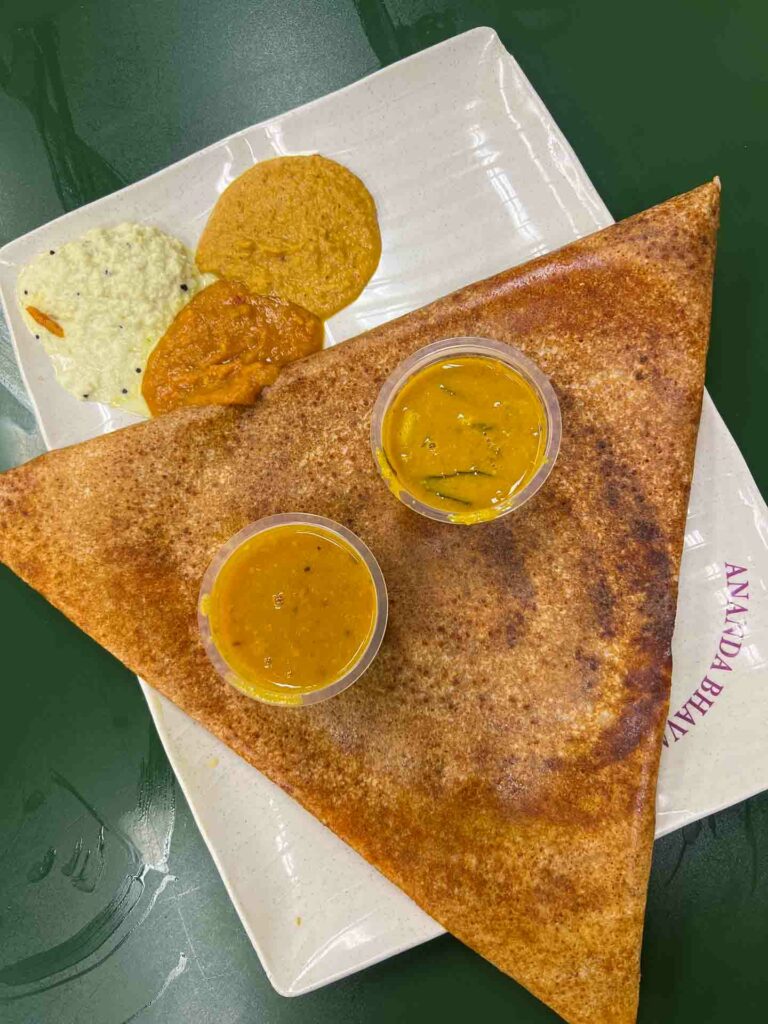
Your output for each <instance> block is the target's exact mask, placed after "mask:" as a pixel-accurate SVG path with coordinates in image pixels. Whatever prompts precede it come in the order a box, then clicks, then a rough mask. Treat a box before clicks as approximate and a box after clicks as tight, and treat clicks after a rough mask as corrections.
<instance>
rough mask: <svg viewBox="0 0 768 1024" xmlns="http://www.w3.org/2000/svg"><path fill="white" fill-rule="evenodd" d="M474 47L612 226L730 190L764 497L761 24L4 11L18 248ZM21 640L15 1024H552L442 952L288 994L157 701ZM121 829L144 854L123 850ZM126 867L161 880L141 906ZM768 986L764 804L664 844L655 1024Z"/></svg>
mask: <svg viewBox="0 0 768 1024" xmlns="http://www.w3.org/2000/svg"><path fill="white" fill-rule="evenodd" d="M477 25H491V26H493V27H494V28H495V29H496V30H497V31H498V32H499V34H500V36H501V38H502V40H503V41H504V43H505V44H506V46H507V47H508V49H509V50H510V51H511V52H512V53H513V54H514V55H515V57H516V58H517V59H518V60H519V61H520V63H521V65H522V66H523V68H524V70H525V72H526V73H527V75H528V77H529V78H530V79H531V81H532V83H533V85H534V87H535V88H536V89H537V90H538V92H539V94H540V95H541V97H542V98H543V100H544V102H545V103H546V104H547V106H548V107H549V109H550V111H551V112H552V114H553V115H554V117H555V119H556V120H557V122H558V123H559V125H560V126H561V128H562V129H563V131H564V132H565V134H566V136H567V137H568V139H569V140H570V142H571V143H572V145H573V147H574V148H575V150H576V152H577V153H578V154H579V156H580V158H581V160H582V162H583V163H584V166H585V167H586V169H587V172H588V173H589V174H590V176H591V178H592V180H593V182H594V183H595V185H596V187H597V189H598V190H599V192H600V193H601V195H602V196H603V198H604V199H605V201H606V203H607V205H608V207H609V208H610V210H611V211H612V213H613V214H614V216H615V217H617V218H619V217H623V216H626V215H628V214H631V213H634V212H635V211H637V210H641V209H643V208H644V207H646V206H649V205H651V204H653V203H655V202H658V201H660V200H662V199H665V198H666V197H667V196H669V195H672V194H674V193H676V192H680V191H683V190H685V189H687V188H689V187H692V186H693V185H696V184H698V183H699V182H701V181H704V180H706V179H707V178H710V177H712V175H713V174H715V173H717V174H720V176H721V177H722V179H723V185H724V193H723V200H724V206H723V220H722V231H721V236H720V249H719V256H718V269H717V279H716V287H715V311H714V322H713V337H712V350H711V354H710V359H709V375H708V385H709V388H710V391H711V393H712V395H713V397H714V399H715V401H716V403H717V405H718V407H719V408H720V411H721V412H722V414H723V416H724V418H725V420H726V422H727V424H728V425H729V427H730V429H731V431H732V432H733V434H734V436H735V438H736V440H737V442H738V444H739V446H740V447H741V450H742V451H743V452H744V455H745V456H746V459H747V461H748V463H749V465H750V467H751V469H752V471H753V473H754V475H755V478H756V480H757V483H758V485H759V486H761V488H762V490H763V491H764V492H765V490H766V487H767V486H768V444H767V443H766V441H767V437H768V435H767V433H766V417H765V401H764V398H763V396H764V394H765V390H766V384H768V288H766V287H765V282H766V280H768V255H767V253H768V244H767V243H766V238H767V237H768V230H767V229H768V198H767V197H768V190H766V187H765V181H764V175H765V169H766V166H768V160H767V159H766V158H767V157H768V146H767V145H766V143H767V141H768V130H767V127H766V114H767V113H768V102H767V101H768V78H767V75H766V72H767V70H768V60H767V59H766V48H765V40H766V30H767V29H768V7H767V6H766V5H765V3H764V0H754V2H738V0H737V2H732V3H728V4H726V3H722V2H705V0H699V2H683V0H664V2H658V0H647V2H646V3H644V4H625V3H622V2H620V0H607V2H599V0H582V2H581V3H579V4H575V3H573V4H565V3H562V2H561V3H557V2H552V3H547V4H544V5H539V4H535V3H533V2H532V0H526V2H524V3H523V4H518V3H514V2H511V0H485V2H474V3H473V2H460V0H386V2H383V0H379V2H375V0H303V2H281V0H214V2H211V0H80V2H78V0H70V2H66V0H64V2H61V0H60V2H57V0H22V2H17V0H3V2H2V3H0V244H2V243H4V242H6V241H8V240H10V239H12V238H14V237H15V236H17V235H19V234H22V233H23V232H25V231H28V230H30V229H31V228H34V227H36V226H37V225H39V224H42V223H43V222H45V221H47V220H49V219H51V218H53V217H56V216H58V215H59V214H61V213H62V212H64V211H65V210H71V209H73V208H74V207H76V206H79V205H81V204H82V203H86V202H88V201H90V200H92V199H96V198H97V197H99V196H101V195H104V194H106V193H108V192H110V191H112V190H114V189H117V188H119V187H121V186H122V185H126V184H128V183H130V182H132V181H136V180H137V179H139V178H142V177H144V176H145V175H147V174H151V173H152V172H153V171H156V170H158V169H159V168H161V167H164V166H165V165H167V164H169V163H171V162H173V161H174V160H178V159H179V158H181V157H183V156H186V155H187V154H189V153H192V152H194V151H195V150H197V149H200V148H201V147H203V146H206V145H207V144H208V143H211V142H214V141H216V140H217V139H219V138H221V137H222V136H224V135H227V134H228V133H230V132H232V131H235V130H237V129H239V128H242V127H245V126H246V125H249V124H252V123H254V122H256V121H259V120H261V119H263V118H265V117H267V116H269V115H272V114H277V113H279V112H281V111H283V110H287V109H289V108H290V107H293V106H296V105H297V104H300V103H304V102H305V101H307V100H311V99H313V98H314V97H317V96H321V95H323V94H325V93H328V92H330V91H332V90H334V89H337V88H339V87H340V86H344V85H346V84H348V83H349V82H353V81H355V80H356V79H358V78H360V77H362V76H363V75H366V74H368V73H370V72H372V71H375V70H377V69H378V68H380V67H382V66H383V65H385V64H389V63H391V62H393V61H396V60H398V59H400V58H402V57H405V56H407V55H408V54H410V53H413V52H415V51H417V50H420V49H423V48H424V47H426V46H429V45H431V44H433V43H436V42H439V41H440V40H442V39H445V38H447V37H449V36H452V35H455V34H457V33H459V32H462V31H464V30H466V29H469V28H473V27H475V26H477ZM404 158H405V159H407V154H405V155H404ZM0 375H2V379H3V381H4V382H5V388H4V389H3V390H2V391H0V462H1V463H2V468H7V467H8V466H9V465H12V464H14V463H16V462H20V461H23V460H24V459H26V458H29V457H30V456H31V455H33V454H35V453H36V452H37V451H39V450H40V449H41V444H40V440H39V437H38V436H37V434H36V431H35V426H34V420H33V417H32V415H31V412H30V410H29V406H28V401H27V399H26V397H25V395H24V391H23V388H22V387H21V385H20V382H19V380H18V377H17V376H16V375H15V372H14V370H13V365H12V357H10V348H9V345H8V338H7V332H6V333H5V335H4V337H3V338H2V339H0ZM0 621H1V622H2V642H3V646H2V661H0V665H1V666H2V668H0V675H1V676H2V683H3V690H2V696H3V704H2V712H1V713H0V1021H2V1022H4V1024H5V1022H7V1024H21V1022H25V1024H27V1022H28V1024H32V1022H34V1024H71V1022H75V1021H77V1022H80V1021H83V1022H88V1024H122V1022H127V1021H140V1022H143V1024H149V1022H160V1021H163V1022H172V1024H175V1022H208V1021H210V1022H216V1024H230V1022H236V1021H237V1022H240V1021H242V1022H246V1021H247V1022H259V1024H294V1022H302V1024H324V1022H334V1024H345V1022H366V1024H368V1022H400V1021H403V1022H416V1021H419V1022H420V1021H423V1020H425V1019H433V1018H434V1019H440V1020H442V1021H444V1022H446V1024H450V1022H454V1021H455V1022H459V1021H461V1022H462V1024H463V1022H465V1021H466V1020H467V1019H475V1020H480V1021H495V1020H504V1021H520V1022H530V1024H535V1022H544V1021H551V1020H555V1016H554V1014H552V1013H551V1012H550V1011H549V1010H547V1009H546V1008H545V1007H543V1006H542V1005H541V1004H540V1003H538V1002H537V1001H536V1000H535V999H534V998H533V997H532V996H530V995H529V994H528V993H527V992H525V991H524V990H523V989H522V988H520V987H519V986H518V985H516V984H515V983H514V982H513V981H510V980H509V979H508V978H506V977H504V976H503V975H502V974H500V973H499V972H497V971H496V970H495V969H494V968H493V967H491V966H490V965H488V964H487V963H485V962H484V961H483V960H481V959H480V958H479V957H477V956H476V955H475V954H473V953H471V952H470V951H469V950H467V949H466V948H465V947H463V946H462V945H461V944H460V943H458V942H457V941H455V940H454V939H452V938H450V937H448V936H446V937H444V938H441V939H438V940H436V941H434V942H430V943H428V944H427V945H425V946H422V947H420V948H418V949H415V950H413V951H411V952H409V953H405V954H403V955H401V956H399V957H396V958H394V959H392V960H389V961H388V962H386V963H384V964H381V965H379V966H377V967H374V968H371V969H369V970H367V971H364V972H362V973H360V974H357V975H356V976H354V977H353V978H350V979H347V980H346V981H343V982H339V983H337V984H334V985H332V986H330V987H328V988H326V989H324V990H322V991H320V992H317V993H313V994H311V995H308V996H303V997H301V998H298V999H293V1000H289V999H283V998H281V997H280V996H278V995H276V994H275V993H274V992H273V990H272V989H271V987H270V985H269V982H268V981H267V979H266V977H265V975H264V972H263V970H262V969H261V966H260V964H259V961H258V959H257V957H256V954H255V953H254V951H253V949H252V948H251V946H250V943H249V942H248V939H247V937H246V935H245V933H244V932H243V929H242V927H241V925H240V923H239V921H238V918H237V915H236V914H235V911H234V909H233V908H232V906H231V904H230V902H229V899H228V897H227V894H226V892H225V890H224V886H223V884H222V882H221V880H220V879H219V877H218V875H217V873H216V870H215V868H214V866H213V863H212V861H211V858H210V856H209V854H208V852H207V850H206V848H205V846H204V844H203V841H202V839H201V837H200V835H199V834H198V832H197V829H196V826H195V824H194V821H193V820H192V817H191V814H190V812H189V809H188V807H187V806H186V804H185V801H184V798H183V796H182V795H181V793H180V791H179V789H178V787H177V785H176V783H175V780H174V779H173V775H172V773H171V771H170V769H169V767H168V763H167V761H166V759H165V756H164V754H163V752H162V749H161V747H160V744H159V741H158V740H157V737H156V735H155V732H154V729H153V726H152V723H151V720H150V717H149V713H148V711H147V708H146V706H145V704H144V701H143V698H142V696H141V694H140V692H139V688H138V686H137V684H136V681H135V680H134V678H133V677H132V676H131V674H130V673H129V672H128V671H127V670H126V669H124V668H123V667H122V666H121V665H119V664H118V663H117V662H116V661H114V660H113V659H112V658H111V657H110V656H109V655H108V654H106V653H105V652H104V651H103V650H101V649H100V648H99V647H97V646H96V645H95V644H94V643H92V642H91V641H90V640H89V639H88V638H87V637H85V636H84V635H83V634H81V633H80V632H79V631H78V630H77V629H75V627H74V626H72V625H70V624H69V623H68V622H67V621H66V620H65V619H64V618H63V617H62V616H61V615H60V614H59V613H58V612H56V611H54V610H53V609H52V608H51V607H50V606H49V605H47V604H46V603H45V601H43V600H42V598H40V597H39V596H37V595H36V594H34V593H33V592H32V591H31V590H29V589H28V588H26V587H25V586H24V585H23V584H22V583H20V582H19V581H18V580H17V579H16V578H15V577H13V576H12V575H11V574H10V573H8V572H7V571H5V570H3V571H2V572H0ZM127 820H130V821H132V822H133V826H134V831H136V830H138V832H139V834H141V835H143V836H144V839H143V841H142V843H141V848H140V849H139V850H134V851H129V850H126V849H123V848H120V847H119V844H117V843H116V842H115V838H114V836H115V832H114V825H115V824H117V823H119V822H123V823H125V822H126V821H127ZM100 837H103V838H100ZM78 843H79V844H80V857H79V859H78V860H77V864H76V865H75V864H74V860H75V858H74V857H73V854H74V853H77V850H78ZM102 847H103V850H102ZM52 849H55V850H56V851H57V857H56V862H55V867H52V854H51V853H50V851H51V850H52ZM86 850H90V851H91V857H90V861H89V864H88V865H86V867H85V868H84V867H83V859H84V856H85V851H86ZM100 851H101V852H100ZM131 856H133V857H138V858H139V859H140V862H141V863H144V864H145V865H146V870H145V872H144V874H143V880H142V886H143V887H141V886H140V887H139V890H136V891H132V892H129V893H126V892H124V891H121V890H120V883H121V879H122V878H124V877H125V874H126V864H127V863H128V859H130V857H131ZM102 860H103V867H102V864H101V862H102ZM62 868H63V869H64V870H63V871H62ZM254 870H258V865H254ZM121 901H122V902H121ZM73 936H74V938H73ZM767 965H768V794H763V796H761V797H757V798H755V799H753V800H751V801H748V802H747V803H744V804H742V805H740V806H738V807H733V808H731V809H729V810H727V811H724V812H723V813H721V814H718V815H715V816H713V817H711V818H709V819H708V820H706V821H703V822H700V823H698V824H695V825H691V826H689V827H687V828H685V829H684V830H683V831H682V832H679V833H677V834H675V835H672V836H669V837H667V838H666V839H663V840H661V841H660V842H658V843H657V844H656V848H655V857H654V863H653V874H652V878H651V887H650V897H649V904H648V915H647V923H646V933H645V944H644V950H643V985H642V998H641V1008H640V1020H641V1021H642V1022H644V1024H657V1022H686V1021H697V1022H700V1024H701V1022H707V1024H716V1022H720V1021H722V1022H726V1021H727V1022H728V1024H732V1022H734V1021H738V1022H742V1024H746V1022H752V1021H762V1020H765V1019H766V1016H767V1015H768V1010H766V1004H768V966H767ZM595 1024H600V1022H595Z"/></svg>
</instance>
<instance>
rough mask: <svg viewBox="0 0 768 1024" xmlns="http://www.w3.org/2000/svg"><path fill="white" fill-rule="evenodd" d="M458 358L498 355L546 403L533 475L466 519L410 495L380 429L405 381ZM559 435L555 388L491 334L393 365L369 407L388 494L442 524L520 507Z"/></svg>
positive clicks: (439, 345) (550, 460)
mask: <svg viewBox="0 0 768 1024" xmlns="http://www.w3.org/2000/svg"><path fill="white" fill-rule="evenodd" d="M460 356H484V357H485V358H487V359H498V360H499V361H500V362H502V363H504V364H505V365H506V366H509V367H511V368H512V369H513V370H515V371H517V373H519V374H520V376H521V377H523V378H524V379H525V380H526V381H528V383H529V384H530V385H531V386H532V387H533V389H534V390H535V391H536V393H537V394H538V396H539V398H540V399H541V403H542V405H543V407H544V411H545V415H546V422H547V444H546V448H545V450H544V459H543V461H542V464H541V466H540V467H539V469H538V470H537V471H536V473H535V474H534V476H533V477H532V478H531V479H530V480H529V481H528V483H527V484H526V485H525V487H522V488H521V489H520V490H519V491H518V492H517V493H516V494H514V495H512V497H511V498H509V499H508V500H506V501H505V502H504V503H503V505H502V506H501V507H500V508H499V509H498V510H496V509H489V510H487V512H488V514H487V515H479V516H478V517H473V518H472V519H471V520H469V521H467V520H465V519H462V517H461V515H459V514H457V513H452V512H446V511H445V510H444V509H441V508H434V507H433V506H432V505H426V504H425V503H424V502H422V501H420V500H419V499H418V498H416V497H414V495H412V494H411V493H410V492H409V491H408V489H407V488H406V487H404V486H403V485H402V484H401V483H400V481H399V480H398V478H397V474H396V473H395V472H394V470H393V469H392V468H391V467H390V465H389V463H388V460H387V458H386V456H385V453H384V440H383V427H384V418H385V416H386V413H387V410H388V409H389V406H390V404H391V402H392V400H393V399H394V397H395V396H396V395H397V394H398V392H399V391H400V389H401V388H402V387H403V385H404V384H405V383H406V382H407V381H408V380H409V379H410V378H411V377H412V376H413V375H414V374H416V373H418V372H419V371H420V370H423V369H424V368H425V367H426V366H430V365H431V364H432V363H437V362H441V361H442V360H444V359H449V358H451V357H454V358H458V357H460ZM561 434H562V420H561V417H560V403H559V402H558V400H557V395H556V394H555V390H554V388H553V387H552V385H551V384H550V382H549V379H548V378H547V377H546V376H545V375H544V374H543V373H542V372H541V370H540V369H539V368H538V366H536V364H535V363H534V362H532V360H530V359H528V357H527V356H524V355H523V353H522V352H520V351H519V350H518V349H516V348H514V347H513V346H512V345H507V344H506V343H505V342H501V341H495V340H494V339H493V338H480V337H468V338H446V339H444V340H443V341H435V342H433V343H432V344H431V345H426V346H425V347H424V348H420V349H418V351H416V352H414V353H413V355H412V356H409V357H408V359H406V360H404V361H403V362H402V363H400V365H399V366H398V367H397V369H395V370H394V372H393V373H392V374H390V376H389V377H388V378H387V380H386V381H385V382H384V385H383V387H382V389H381V391H380V392H379V397H378V398H377V399H376V404H375V405H374V407H373V414H372V417H371V450H372V451H373V458H374V462H375V463H376V466H377V468H378V470H379V473H380V474H381V477H382V479H383V480H384V482H385V483H386V485H387V487H388V488H389V489H390V491H392V493H393V494H394V495H395V496H396V497H398V498H399V499H400V501H402V502H403V504H404V505H407V506H408V508H410V509H413V510H414V512H418V513H419V514H420V515H422V516H427V517H428V518H429V519H435V520H437V521H438V522H440V523H459V524H461V525H469V526H472V525H477V524H478V523H485V522H489V521H493V520H495V519H500V518H501V517H502V516H507V515H509V514H510V512H514V511H515V510H516V509H518V508H520V506H521V505H524V504H525V502H526V501H528V500H529V499H530V498H532V497H533V496H534V494H535V493H536V492H537V491H538V490H539V488H540V487H541V486H542V485H543V484H544V481H545V480H546V479H547V477H548V476H549V474H550V473H551V472H552V468H553V466H554V464H555V460H556V459H557V454H558V452H559V450H560V437H561Z"/></svg>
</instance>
